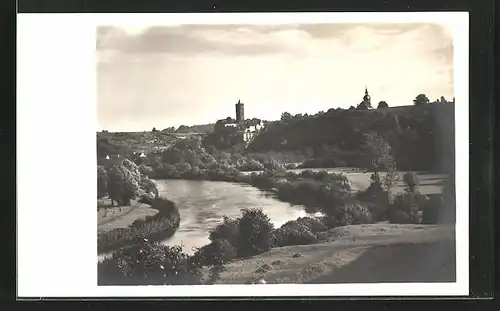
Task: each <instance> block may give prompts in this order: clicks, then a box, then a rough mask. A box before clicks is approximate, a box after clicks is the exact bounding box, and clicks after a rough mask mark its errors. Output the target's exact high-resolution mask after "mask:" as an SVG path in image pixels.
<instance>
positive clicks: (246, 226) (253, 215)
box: [237, 208, 274, 257]
mask: <svg viewBox="0 0 500 311" xmlns="http://www.w3.org/2000/svg"><path fill="white" fill-rule="evenodd" d="M238 229H239V236H238V243H237V247H238V255H239V257H246V256H252V255H255V254H259V253H263V252H266V251H268V250H269V249H270V248H271V236H270V234H271V231H272V230H273V229H274V226H273V224H272V223H271V220H270V219H269V217H268V216H267V215H266V214H264V213H263V212H262V209H260V208H252V209H244V210H243V215H242V216H241V218H240V221H239V225H238Z"/></svg>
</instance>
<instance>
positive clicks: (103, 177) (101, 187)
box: [97, 165, 108, 199]
mask: <svg viewBox="0 0 500 311" xmlns="http://www.w3.org/2000/svg"><path fill="white" fill-rule="evenodd" d="M107 188H108V174H107V172H106V170H105V169H104V167H103V166H101V165H98V166H97V198H98V199H101V198H103V197H105V196H106V194H107V192H108V189H107Z"/></svg>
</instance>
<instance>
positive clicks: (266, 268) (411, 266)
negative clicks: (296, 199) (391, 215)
mask: <svg viewBox="0 0 500 311" xmlns="http://www.w3.org/2000/svg"><path fill="white" fill-rule="evenodd" d="M454 241H455V230H454V226H447V225H395V224H386V223H378V224H369V225H352V226H344V227H337V228H333V229H330V230H328V231H327V234H326V235H323V241H322V242H319V243H317V244H311V245H295V246H285V247H278V248H273V249H271V250H270V251H268V252H265V253H262V254H259V255H257V256H253V257H251V258H247V259H238V260H235V261H232V262H229V263H227V264H226V265H225V268H226V270H225V271H224V272H222V273H221V274H220V278H219V280H218V281H217V282H216V283H217V284H245V283H249V282H252V281H256V279H258V278H263V279H264V280H265V281H266V283H281V284H283V283H318V282H321V283H329V282H383V281H385V282H389V281H400V282H417V281H422V280H423V279H424V280H425V281H427V282H438V281H448V282H453V281H454V280H455V278H456V277H455V268H454V267H455V242H454ZM367 262H368V263H369V264H367ZM443 264H447V265H451V266H449V267H448V268H446V269H444V270H443V269H441V266H442V265H443ZM360 265H361V266H366V267H365V268H364V270H360V271H357V268H356V267H357V266H360ZM371 269H373V270H374V271H371V272H370V270H371ZM440 269H441V270H440ZM361 271H368V272H366V273H361ZM435 271H438V272H439V274H436V275H434V274H433V272H435ZM419 272H420V276H419V277H417V276H418V275H419ZM360 273H361V274H360ZM415 278H417V279H415Z"/></svg>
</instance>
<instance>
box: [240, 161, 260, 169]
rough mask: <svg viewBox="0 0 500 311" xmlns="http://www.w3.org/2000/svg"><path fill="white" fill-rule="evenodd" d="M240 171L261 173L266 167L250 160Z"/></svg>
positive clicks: (241, 166)
mask: <svg viewBox="0 0 500 311" xmlns="http://www.w3.org/2000/svg"><path fill="white" fill-rule="evenodd" d="M238 169H239V170H240V171H261V170H263V169H264V165H263V164H262V163H260V162H259V161H257V160H254V159H248V160H247V161H246V162H244V163H243V164H242V165H240V166H239V167H238Z"/></svg>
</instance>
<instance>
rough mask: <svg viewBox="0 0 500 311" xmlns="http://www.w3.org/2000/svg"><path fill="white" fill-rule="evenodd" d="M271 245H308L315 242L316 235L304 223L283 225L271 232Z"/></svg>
mask: <svg viewBox="0 0 500 311" xmlns="http://www.w3.org/2000/svg"><path fill="white" fill-rule="evenodd" d="M272 235H273V245H274V246H277V247H282V246H288V245H308V244H313V243H316V235H314V234H313V233H312V232H311V231H310V230H309V228H307V227H306V226H304V225H300V224H294V225H284V226H282V227H281V228H279V229H276V230H274V231H273V233H272Z"/></svg>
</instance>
